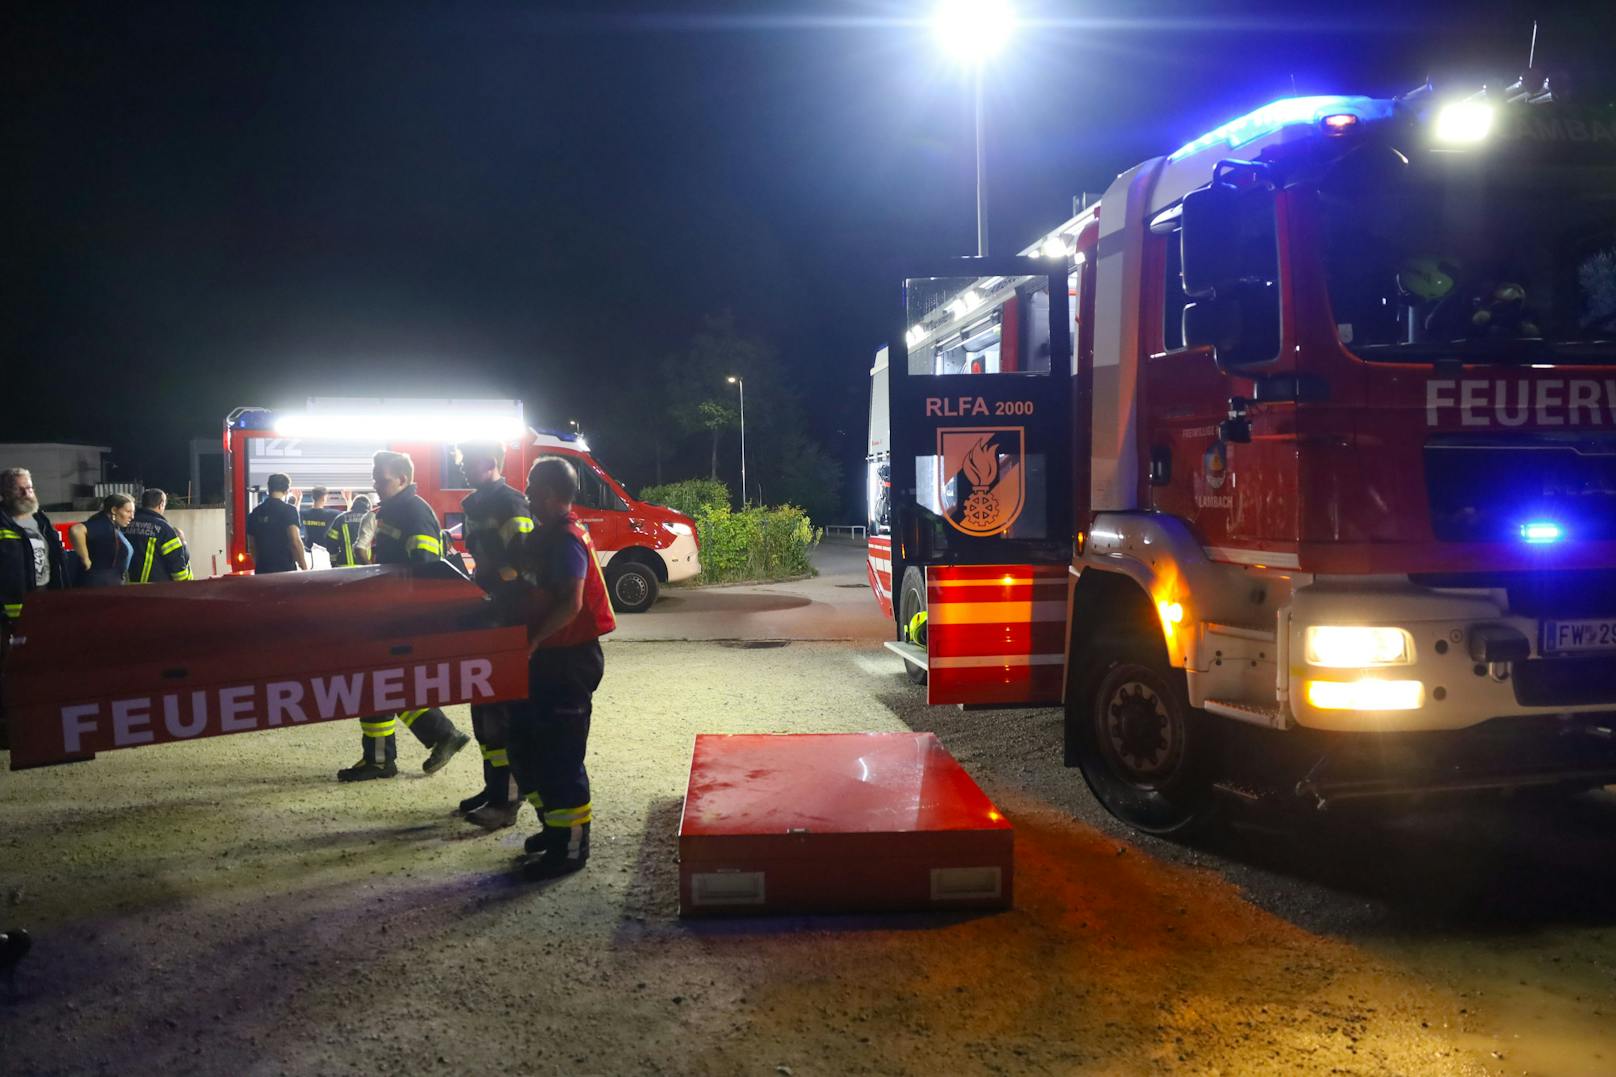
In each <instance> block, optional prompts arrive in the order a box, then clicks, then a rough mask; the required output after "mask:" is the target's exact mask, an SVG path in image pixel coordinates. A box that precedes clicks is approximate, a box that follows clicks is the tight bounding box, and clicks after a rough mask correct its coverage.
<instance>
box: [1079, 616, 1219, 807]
mask: <svg viewBox="0 0 1616 1077" xmlns="http://www.w3.org/2000/svg"><path fill="white" fill-rule="evenodd" d="M1083 683H1084V686H1085V687H1084V690H1083V691H1082V692H1079V693H1075V694H1076V696H1077V698H1076V700H1075V701H1074V703H1071V704H1068V706H1073V705H1074V704H1075V706H1077V707H1080V708H1082V709H1083V710H1084V711H1086V712H1087V713H1075V714H1073V715H1072V719H1073V721H1074V723H1075V731H1076V733H1077V737H1076V740H1077V747H1078V766H1079V767H1080V768H1081V769H1082V771H1083V778H1084V780H1085V781H1087V782H1088V786H1089V788H1090V789H1091V790H1093V792H1094V796H1095V798H1096V799H1097V800H1099V802H1100V803H1101V804H1102V805H1103V806H1104V807H1105V809H1106V810H1107V811H1109V812H1110V813H1111V814H1112V815H1115V816H1116V817H1117V818H1118V819H1121V820H1122V821H1123V822H1125V823H1127V824H1128V825H1130V826H1133V827H1135V828H1137V829H1139V830H1143V831H1145V832H1146V833H1149V834H1160V835H1164V836H1165V835H1172V836H1175V837H1184V836H1188V835H1189V834H1191V833H1192V832H1194V831H1195V830H1197V829H1199V828H1201V827H1202V826H1204V825H1205V824H1206V823H1207V822H1208V821H1209V820H1210V819H1211V817H1212V813H1213V810H1214V808H1215V801H1214V798H1213V791H1212V780H1211V773H1212V769H1213V764H1214V762H1215V757H1216V729H1215V728H1214V726H1213V724H1212V722H1211V721H1210V720H1209V719H1208V717H1207V716H1206V715H1205V714H1203V713H1202V712H1200V711H1198V710H1196V709H1194V708H1193V707H1191V706H1190V704H1189V692H1188V690H1187V688H1186V686H1185V682H1184V671H1183V670H1179V669H1174V668H1173V667H1172V666H1171V665H1169V664H1168V662H1167V659H1166V656H1165V655H1163V654H1161V647H1160V645H1159V644H1157V643H1155V641H1153V640H1139V641H1136V642H1128V643H1120V644H1116V645H1113V646H1111V647H1108V648H1105V649H1103V650H1101V651H1100V653H1098V654H1096V655H1095V656H1094V658H1093V660H1092V661H1091V663H1090V665H1089V667H1088V670H1087V675H1086V676H1085V677H1084V678H1083Z"/></svg>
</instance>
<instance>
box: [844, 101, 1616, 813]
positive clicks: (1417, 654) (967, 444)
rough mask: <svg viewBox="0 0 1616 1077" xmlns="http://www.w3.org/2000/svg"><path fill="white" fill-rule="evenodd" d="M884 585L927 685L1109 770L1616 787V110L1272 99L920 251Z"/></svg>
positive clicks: (1279, 786) (878, 499) (896, 382)
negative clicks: (1035, 711)
mask: <svg viewBox="0 0 1616 1077" xmlns="http://www.w3.org/2000/svg"><path fill="white" fill-rule="evenodd" d="M906 278H907V279H906V280H905V283H904V290H903V299H904V309H903V310H902V312H901V314H900V315H899V317H901V321H897V320H896V319H895V325H894V329H893V333H892V336H891V338H890V342H889V344H888V346H887V347H886V348H884V349H882V350H881V352H880V353H878V355H877V356H876V361H875V364H874V366H873V368H872V370H871V387H872V388H871V398H870V399H871V425H870V440H869V457H868V467H869V472H868V484H869V503H870V513H869V528H870V532H869V533H870V539H869V563H868V574H869V579H870V584H871V586H872V588H873V590H874V592H875V594H876V597H877V599H878V601H879V602H880V605H881V608H882V609H883V610H884V611H885V612H886V613H887V614H888V615H889V616H890V617H891V618H892V623H893V638H892V640H891V642H890V643H889V644H888V646H889V647H890V648H891V649H892V650H894V651H897V652H898V653H899V654H900V655H902V657H903V659H904V661H905V663H906V665H907V667H908V669H909V671H910V673H911V676H912V678H913V679H914V680H916V681H917V682H919V681H924V682H926V684H927V692H928V698H929V701H930V702H932V703H961V704H992V705H1007V704H1011V705H1015V704H1062V705H1064V708H1065V713H1066V719H1065V735H1064V740H1065V743H1064V754H1065V760H1066V762H1067V764H1068V765H1071V766H1077V767H1080V768H1081V770H1082V773H1083V775H1084V777H1085V779H1086V780H1087V782H1088V785H1089V786H1090V788H1091V789H1092V790H1093V791H1094V793H1095V794H1096V796H1097V798H1098V799H1099V800H1100V801H1101V802H1102V803H1103V804H1104V805H1105V806H1106V807H1107V808H1108V809H1109V810H1110V811H1111V812H1113V813H1114V814H1115V815H1117V816H1118V817H1120V818H1122V819H1124V820H1126V821H1127V822H1129V823H1131V824H1133V825H1134V826H1137V827H1139V828H1141V829H1144V830H1148V831H1153V832H1160V833H1172V832H1177V831H1181V830H1184V829H1186V828H1188V827H1191V826H1193V825H1196V824H1197V823H1199V822H1201V821H1203V820H1205V819H1206V818H1208V817H1209V815H1211V814H1212V813H1213V811H1214V809H1215V808H1216V807H1217V806H1218V805H1219V804H1221V803H1223V802H1225V800H1226V798H1233V799H1237V800H1241V801H1266V800H1278V801H1286V802H1294V801H1298V800H1300V801H1301V802H1303V803H1305V804H1307V805H1309V806H1312V807H1318V808H1324V807H1327V806H1329V805H1333V804H1337V803H1343V802H1349V801H1355V800H1361V799H1368V798H1400V797H1407V796H1414V795H1419V796H1426V797H1428V796H1431V795H1436V794H1444V793H1460V792H1473V791H1477V790H1506V789H1517V788H1521V787H1528V786H1541V787H1550V788H1556V789H1567V790H1574V789H1581V788H1588V787H1593V786H1598V785H1601V784H1608V783H1612V782H1616V111H1613V110H1612V109H1611V108H1610V107H1609V106H1607V105H1605V104H1604V103H1602V102H1578V101H1576V100H1568V99H1566V98H1565V95H1564V94H1561V93H1557V92H1556V88H1555V87H1553V86H1551V85H1550V84H1549V82H1548V81H1547V79H1546V78H1545V77H1544V76H1543V75H1542V74H1541V73H1534V74H1532V75H1530V76H1528V77H1524V78H1522V79H1521V80H1519V81H1518V82H1516V83H1515V84H1514V85H1512V86H1510V87H1508V88H1504V89H1500V88H1494V89H1491V90H1486V91H1482V92H1473V88H1466V89H1465V90H1464V91H1462V92H1457V93H1446V92H1439V91H1437V90H1436V89H1434V88H1432V87H1430V86H1425V87H1421V88H1420V89H1419V90H1416V91H1414V92H1412V93H1409V94H1405V95H1403V96H1401V97H1396V98H1373V97H1361V96H1320V97H1293V98H1286V99H1283V100H1279V101H1275V102H1273V103H1272V104H1269V105H1267V106H1265V107H1263V108H1259V109H1257V110H1256V111H1254V112H1252V113H1250V114H1249V115H1246V116H1242V117H1240V118H1239V119H1236V120H1234V121H1232V122H1230V123H1228V124H1225V125H1223V126H1221V127H1218V128H1217V129H1216V130H1213V131H1210V132H1207V133H1206V134H1204V135H1201V136H1200V137H1197V138H1194V139H1192V140H1191V141H1189V142H1188V143H1186V144H1185V145H1183V146H1181V147H1179V148H1178V149H1176V150H1174V151H1172V152H1170V153H1167V154H1165V155H1163V156H1160V157H1155V158H1152V159H1150V160H1148V161H1145V162H1144V163H1142V164H1139V165H1136V166H1135V167H1133V168H1130V169H1128V170H1127V171H1126V172H1124V173H1122V174H1121V175H1120V176H1119V177H1118V178H1117V179H1116V181H1115V182H1114V183H1112V184H1111V186H1110V188H1109V189H1108V190H1106V191H1105V193H1104V195H1103V196H1102V197H1101V198H1100V199H1099V200H1098V201H1097V202H1094V203H1092V204H1088V205H1086V206H1084V207H1083V208H1082V209H1081V211H1080V212H1078V213H1076V215H1074V216H1073V217H1072V218H1071V219H1069V220H1067V221H1066V222H1064V223H1063V224H1061V225H1060V226H1059V227H1057V228H1055V229H1054V230H1052V231H1051V232H1049V233H1048V234H1047V235H1045V236H1042V237H1040V238H1039V239H1038V240H1037V241H1036V242H1034V243H1033V244H1031V245H1029V246H1027V247H1025V248H1024V249H1023V250H1022V251H1021V252H1020V253H1019V255H1017V256H1015V257H987V258H978V259H958V260H952V261H950V262H946V263H943V264H941V265H927V266H917V267H914V268H913V269H912V270H911V271H910V272H908V273H907V274H906Z"/></svg>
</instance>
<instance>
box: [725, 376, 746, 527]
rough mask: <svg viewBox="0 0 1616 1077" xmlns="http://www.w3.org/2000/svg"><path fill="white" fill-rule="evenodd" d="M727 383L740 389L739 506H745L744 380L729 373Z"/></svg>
mask: <svg viewBox="0 0 1616 1077" xmlns="http://www.w3.org/2000/svg"><path fill="white" fill-rule="evenodd" d="M727 380H728V381H729V383H730V384H731V385H733V386H735V387H736V388H737V389H739V390H740V391H741V508H743V509H744V508H746V380H745V379H744V378H740V377H737V376H736V375H734V374H731V375H730V376H729V378H728V379H727Z"/></svg>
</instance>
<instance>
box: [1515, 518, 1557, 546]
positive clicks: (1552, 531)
mask: <svg viewBox="0 0 1616 1077" xmlns="http://www.w3.org/2000/svg"><path fill="white" fill-rule="evenodd" d="M1521 538H1522V540H1524V541H1526V542H1529V543H1531V544H1532V545H1534V546H1547V545H1548V544H1549V543H1551V542H1559V541H1560V540H1561V539H1563V538H1565V529H1564V528H1563V527H1561V526H1560V525H1559V524H1557V523H1555V522H1554V521H1552V520H1531V521H1528V522H1527V523H1524V524H1522V525H1521Z"/></svg>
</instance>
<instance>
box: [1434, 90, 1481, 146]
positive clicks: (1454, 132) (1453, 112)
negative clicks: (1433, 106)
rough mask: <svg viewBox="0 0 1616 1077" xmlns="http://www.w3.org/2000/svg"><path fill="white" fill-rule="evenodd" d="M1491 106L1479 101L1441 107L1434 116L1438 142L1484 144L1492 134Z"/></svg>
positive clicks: (1458, 102) (1459, 102)
mask: <svg viewBox="0 0 1616 1077" xmlns="http://www.w3.org/2000/svg"><path fill="white" fill-rule="evenodd" d="M1495 111H1496V110H1495V109H1494V108H1493V106H1491V105H1489V104H1486V103H1484V102H1481V101H1455V102H1453V103H1452V104H1450V105H1443V106H1442V108H1441V110H1440V111H1438V112H1437V114H1436V127H1435V134H1436V140H1437V141H1438V142H1451V143H1460V144H1462V143H1474V142H1484V141H1486V139H1487V136H1488V135H1490V134H1492V130H1493V114H1494V112H1495Z"/></svg>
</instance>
